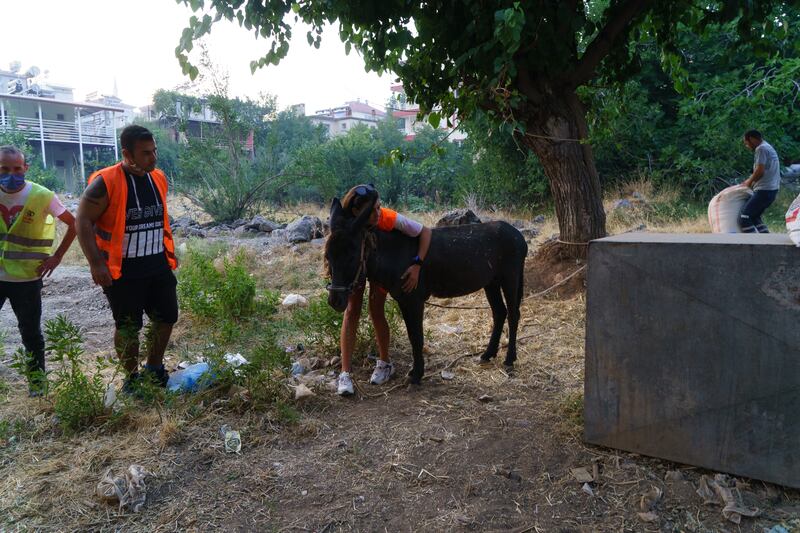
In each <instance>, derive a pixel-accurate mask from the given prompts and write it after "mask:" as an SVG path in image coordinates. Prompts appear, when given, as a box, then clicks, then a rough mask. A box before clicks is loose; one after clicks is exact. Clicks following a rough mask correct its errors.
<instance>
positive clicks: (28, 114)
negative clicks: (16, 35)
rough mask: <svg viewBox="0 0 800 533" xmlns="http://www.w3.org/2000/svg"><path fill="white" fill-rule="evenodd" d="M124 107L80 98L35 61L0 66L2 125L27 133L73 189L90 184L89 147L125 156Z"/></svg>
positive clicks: (44, 160)
mask: <svg viewBox="0 0 800 533" xmlns="http://www.w3.org/2000/svg"><path fill="white" fill-rule="evenodd" d="M124 113H125V109H123V108H121V107H119V106H117V105H109V104H105V103H88V102H76V101H74V98H73V94H72V88H70V87H65V86H61V85H54V84H52V83H49V81H48V80H47V77H46V76H45V77H40V76H39V69H37V68H35V67H32V68H31V69H29V70H28V71H27V72H24V73H22V72H20V71H19V66H18V64H12V66H11V69H10V70H0V130H3V131H7V130H9V129H13V130H16V131H20V132H22V133H24V134H25V138H26V139H27V140H28V143H29V144H30V145H31V147H32V148H33V149H34V150H35V151H36V152H37V153H38V155H39V156H40V157H41V160H42V164H43V165H44V166H45V168H52V169H54V170H55V172H56V174H57V175H58V176H59V177H60V178H61V179H62V180H63V182H64V184H65V186H66V188H67V190H69V191H76V192H77V191H79V190H81V189H82V187H83V185H84V184H85V180H86V177H87V176H86V165H85V157H86V155H87V154H86V152H87V151H90V150H92V151H95V152H96V151H99V150H104V151H107V152H108V153H111V152H112V151H113V154H114V158H115V159H118V158H119V154H118V147H117V132H116V129H117V127H118V123H117V120H118V119H117V117H118V115H121V114H124Z"/></svg>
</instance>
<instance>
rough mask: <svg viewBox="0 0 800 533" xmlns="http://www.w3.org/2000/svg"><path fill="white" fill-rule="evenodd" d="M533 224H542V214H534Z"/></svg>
mask: <svg viewBox="0 0 800 533" xmlns="http://www.w3.org/2000/svg"><path fill="white" fill-rule="evenodd" d="M533 223H534V224H544V215H536V218H534V219H533Z"/></svg>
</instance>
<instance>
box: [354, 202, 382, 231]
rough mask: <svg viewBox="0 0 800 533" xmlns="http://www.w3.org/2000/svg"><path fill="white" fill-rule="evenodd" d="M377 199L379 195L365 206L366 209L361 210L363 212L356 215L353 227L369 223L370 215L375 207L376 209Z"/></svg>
mask: <svg viewBox="0 0 800 533" xmlns="http://www.w3.org/2000/svg"><path fill="white" fill-rule="evenodd" d="M377 201H378V198H377V197H376V198H373V199H372V201H370V202H369V203H368V204H367V205H366V206H364V209H362V210H361V212H360V213H359V214H358V217H356V219H355V220H354V221H353V227H355V228H360V227H362V226H364V225H365V224H366V223H367V221H368V220H369V217H370V215H371V214H372V211H373V209H375V202H377Z"/></svg>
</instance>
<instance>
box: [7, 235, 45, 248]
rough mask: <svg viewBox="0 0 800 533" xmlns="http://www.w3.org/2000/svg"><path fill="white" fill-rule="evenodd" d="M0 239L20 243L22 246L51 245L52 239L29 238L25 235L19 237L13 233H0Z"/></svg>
mask: <svg viewBox="0 0 800 533" xmlns="http://www.w3.org/2000/svg"><path fill="white" fill-rule="evenodd" d="M0 241H8V242H13V243H14V244H21V245H23V246H53V239H29V238H27V237H20V236H19V235H14V234H13V233H2V234H0Z"/></svg>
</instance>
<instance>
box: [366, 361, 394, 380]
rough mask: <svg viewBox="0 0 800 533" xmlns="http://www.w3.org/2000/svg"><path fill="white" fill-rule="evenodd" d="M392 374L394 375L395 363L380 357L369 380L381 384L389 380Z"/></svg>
mask: <svg viewBox="0 0 800 533" xmlns="http://www.w3.org/2000/svg"><path fill="white" fill-rule="evenodd" d="M392 376H394V365H393V364H392V363H386V362H384V361H381V360H380V359H378V362H377V363H375V370H374V371H373V372H372V377H371V378H369V382H370V383H372V384H373V385H381V384H383V383H386V382H387V381H389V379H390V378H391V377H392Z"/></svg>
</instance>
